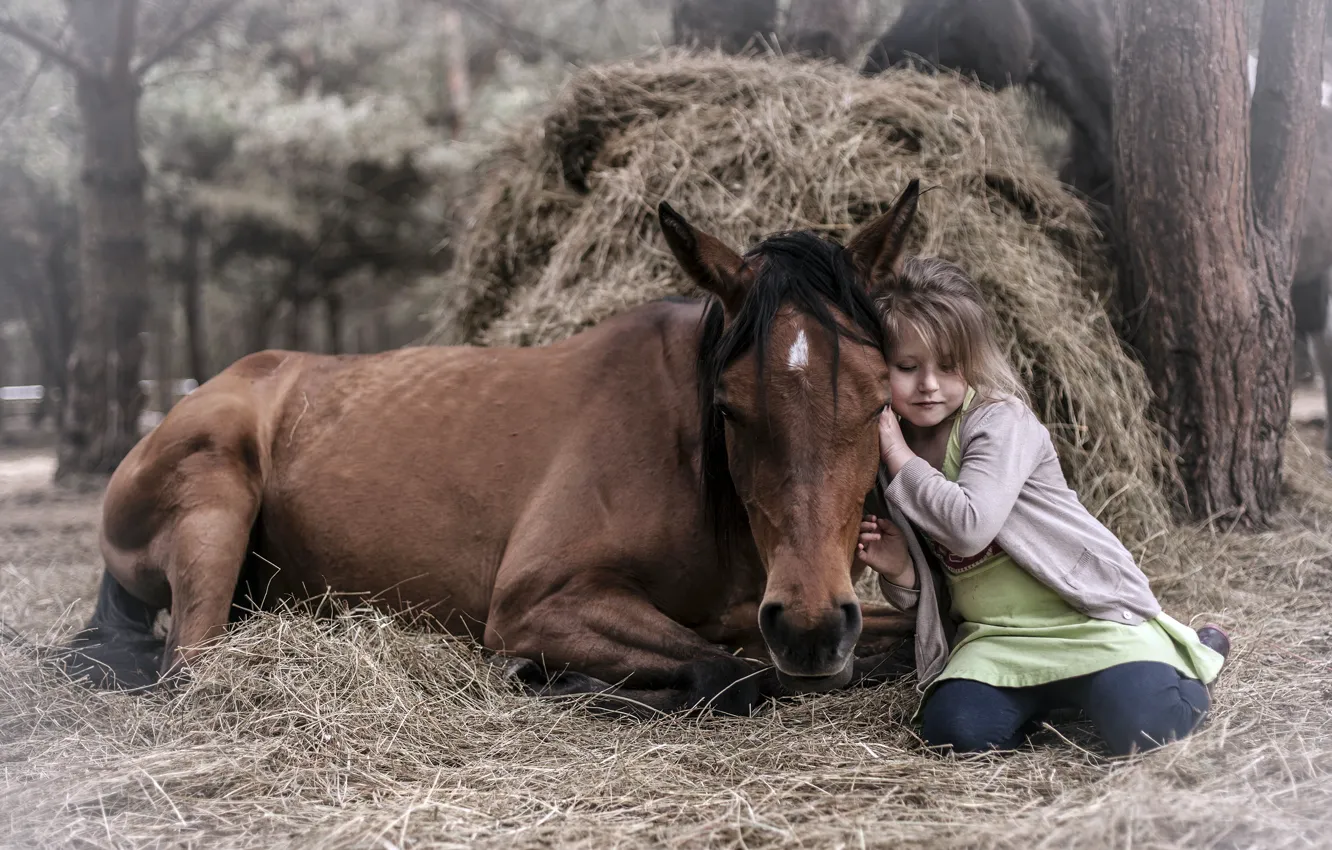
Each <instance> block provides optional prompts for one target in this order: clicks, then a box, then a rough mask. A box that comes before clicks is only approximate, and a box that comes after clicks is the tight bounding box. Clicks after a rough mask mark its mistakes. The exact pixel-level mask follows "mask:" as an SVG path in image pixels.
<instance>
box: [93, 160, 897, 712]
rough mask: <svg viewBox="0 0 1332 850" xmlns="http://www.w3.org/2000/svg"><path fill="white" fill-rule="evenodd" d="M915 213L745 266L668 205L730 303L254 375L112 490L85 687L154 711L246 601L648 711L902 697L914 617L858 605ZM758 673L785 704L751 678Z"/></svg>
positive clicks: (681, 258) (231, 378) (232, 372)
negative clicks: (144, 694)
mask: <svg viewBox="0 0 1332 850" xmlns="http://www.w3.org/2000/svg"><path fill="white" fill-rule="evenodd" d="M917 196H918V185H917V183H916V182H915V181H913V182H912V183H911V185H910V186H909V187H908V188H907V189H906V191H905V192H904V193H903V194H902V196H901V197H900V198H899V199H898V200H897V201H896V203H895V204H894V205H893V207H892V208H891V209H890V210H889V211H888V212H887V213H885V214H884V215H882V216H881V217H880V218H878V219H876V220H874V221H873V222H871V223H869V224H868V225H867V226H865V227H864V228H863V229H862V230H860V231H859V233H858V234H857V235H856V237H855V238H854V239H853V240H852V241H851V242H850V243H849V244H848V245H847V246H846V247H845V248H843V247H841V246H839V245H836V244H834V243H832V242H830V241H827V240H824V239H822V238H819V237H817V236H815V235H813V234H811V233H792V234H783V235H777V236H774V237H770V238H768V239H767V240H765V241H763V242H761V243H760V244H758V245H757V246H756V247H754V248H753V249H752V250H750V251H749V253H748V254H746V255H744V256H743V257H742V256H740V255H737V254H736V253H734V252H733V251H731V250H730V249H728V248H727V247H726V246H724V245H723V244H722V243H721V242H720V241H719V240H717V239H716V238H714V237H712V236H709V235H707V234H705V233H703V232H701V231H699V230H696V229H695V228H694V227H692V226H691V225H689V224H688V223H687V222H686V221H685V220H684V219H683V218H681V217H680V216H679V215H678V214H677V213H675V212H674V211H673V210H671V208H670V207H669V206H667V205H666V204H664V203H663V204H662V205H661V208H660V211H659V213H660V221H661V225H662V228H663V231H664V233H665V237H666V241H667V243H668V245H669V247H670V249H671V251H672V253H673V254H674V256H675V257H676V259H677V261H678V262H679V263H680V265H681V266H682V267H683V269H684V271H685V272H686V273H687V274H688V275H689V277H691V278H692V279H693V280H694V281H696V282H697V283H698V284H699V285H700V286H701V287H702V288H704V289H705V290H707V291H709V292H710V293H712V295H713V296H715V297H713V298H710V299H709V300H708V301H707V302H706V303H699V302H688V303H680V302H657V303H654V304H649V305H646V306H642V307H639V308H637V309H635V310H631V311H629V312H627V313H625V314H623V315H621V316H619V317H617V318H614V319H611V320H609V321H607V322H605V323H603V324H601V325H599V326H597V327H595V328H592V329H590V330H588V331H585V332H583V333H581V334H579V335H577V336H574V337H571V338H569V339H567V340H564V341H563V342H560V343H556V344H554V345H550V346H547V347H542V348H528V349H520V348H508V349H491V348H470V347H458V348H442V347H440V348H411V349H403V350H398V351H393V352H387V353H384V354H377V355H367V356H343V357H330V356H316V355H309V354H299V353H291V352H275V351H269V352H262V353H259V354H254V355H251V356H248V357H246V358H244V359H242V360H240V361H238V362H236V363H235V364H233V365H232V366H231V367H230V368H228V369H227V370H226V371H225V372H223V373H222V374H220V375H218V376H217V377H216V378H214V379H213V380H211V381H209V382H208V383H207V384H205V385H204V386H203V387H201V388H199V389H198V390H197V391H195V392H194V393H193V394H191V395H190V396H189V397H187V398H185V399H184V400H183V401H181V403H180V404H179V405H177V406H176V408H175V409H174V410H172V412H171V413H170V414H169V415H168V416H167V417H166V419H165V420H163V422H162V423H161V424H160V425H159V426H158V427H157V428H156V430H154V431H153V432H152V433H150V434H149V435H147V436H146V437H145V438H144V439H143V440H142V441H141V442H140V443H139V444H138V445H137V446H136V447H135V448H134V449H133V451H131V452H130V454H129V456H128V457H127V458H126V459H125V461H124V462H123V463H122V464H121V466H120V467H119V468H118V469H117V470H116V472H115V474H114V476H112V478H111V481H110V484H109V486H108V489H107V493H106V499H105V506H104V511H103V524H102V531H101V547H102V552H103V556H104V558H105V562H106V569H105V572H104V574H103V577H102V585H101V590H100V593H99V596H98V600H97V607H96V611H95V613H94V614H93V616H92V619H91V621H90V622H89V623H88V625H87V628H86V629H85V630H84V631H83V632H81V633H80V634H79V635H78V636H77V637H76V639H75V641H74V643H73V644H72V646H71V648H70V651H69V652H68V654H67V663H68V665H69V666H71V667H73V668H74V670H75V672H76V673H79V674H81V675H86V676H88V677H90V678H92V679H93V680H94V681H95V682H96V683H98V684H101V685H105V686H116V685H119V686H144V685H149V684H152V683H153V682H155V681H156V680H157V678H158V675H159V673H160V674H161V675H170V674H173V673H175V672H177V671H180V670H181V669H183V668H186V667H188V665H189V663H190V662H191V660H192V659H194V658H195V657H196V655H197V653H199V652H200V650H201V648H202V646H203V644H204V643H205V642H206V641H208V640H209V639H210V638H214V637H216V636H217V635H218V634H220V633H221V632H222V631H223V630H224V629H225V627H226V626H227V623H228V622H229V620H231V619H234V618H236V617H237V616H238V614H239V612H240V611H241V610H242V607H243V606H244V605H245V604H247V599H248V600H257V601H258V604H263V603H264V602H267V601H269V600H274V599H277V598H303V599H309V598H314V597H319V596H320V595H322V594H326V593H330V592H331V593H338V594H349V593H350V594H364V595H367V596H369V597H371V598H372V599H373V600H375V602H376V604H379V605H382V606H384V607H386V608H388V609H389V610H395V611H401V610H407V609H410V610H413V611H426V612H428V613H429V614H430V615H431V616H432V617H433V618H434V621H435V624H437V625H438V627H441V628H443V629H445V630H447V631H449V632H452V633H455V634H460V635H470V636H472V637H473V638H476V639H479V640H480V641H481V642H482V643H483V644H484V646H485V647H486V648H488V649H489V650H493V651H494V652H496V653H498V654H499V655H500V656H501V657H505V658H509V659H512V661H511V662H510V663H511V665H512V667H513V668H514V672H515V674H516V675H517V677H518V678H519V679H521V680H522V681H523V682H524V683H526V684H527V685H528V686H529V687H530V689H532V690H534V691H536V692H538V693H542V694H572V693H594V694H599V695H600V696H599V697H596V698H594V701H596V700H598V699H601V700H604V701H606V702H607V703H608V704H611V703H613V704H617V705H619V704H628V703H630V702H631V703H632V704H634V705H636V706H638V707H640V709H641V707H646V708H648V709H650V710H665V711H669V710H675V709H681V708H688V707H693V706H700V705H709V706H711V707H713V708H715V709H717V710H720V711H723V712H729V713H745V712H748V711H749V710H750V709H751V708H752V707H754V706H755V705H756V703H757V702H758V701H759V700H761V699H763V698H764V697H765V696H767V695H770V694H773V693H780V692H786V691H797V692H799V691H814V690H826V689H829V688H834V687H841V686H843V685H845V684H847V683H848V681H849V680H851V679H852V678H853V676H857V675H865V674H866V671H867V670H869V669H870V668H872V667H873V666H874V665H876V664H879V665H882V664H884V663H887V664H888V665H889V666H893V668H894V669H895V670H897V671H898V672H905V670H907V669H909V668H910V667H911V664H910V663H909V661H910V659H909V658H907V659H905V661H906V662H908V663H902V661H901V660H899V659H900V658H901V656H902V655H903V653H902V647H903V646H905V647H906V648H907V650H908V651H907V652H906V653H905V654H906V655H909V654H910V653H909V648H910V641H906V640H904V639H903V637H904V636H905V635H907V634H909V633H910V632H911V631H912V622H911V619H910V618H909V617H907V616H905V615H903V614H901V613H899V612H896V611H895V610H893V609H891V608H888V607H886V606H871V605H862V604H861V603H860V602H859V601H858V599H857V597H856V594H855V591H854V588H853V583H854V580H855V579H856V578H857V576H856V575H855V573H854V569H853V559H852V553H853V550H854V546H855V543H856V535H857V530H858V523H859V522H860V517H861V514H862V509H863V505H864V499H865V498H866V494H867V493H868V492H869V491H870V489H871V487H872V485H873V483H874V480H875V475H876V471H877V469H878V432H877V428H876V424H875V423H876V421H877V417H878V414H879V411H880V410H881V409H882V408H883V406H884V404H885V403H886V402H887V392H888V389H887V388H888V380H887V366H886V364H885V362H884V358H883V354H882V349H883V331H882V328H881V325H880V322H879V319H878V318H877V316H876V313H875V310H874V306H873V292H872V291H871V288H870V286H869V283H868V282H869V281H878V282H880V283H881V284H890V283H891V281H892V278H893V276H894V273H895V272H896V271H899V270H900V268H901V266H900V263H901V261H902V259H903V255H902V250H903V242H904V239H905V235H906V232H907V229H908V227H909V225H910V222H911V220H912V217H913V216H914V214H915V209H916V202H917ZM168 608H169V609H170V612H171V622H170V628H169V630H168V634H167V638H166V641H165V644H163V643H162V642H160V641H158V640H155V639H154V638H153V637H152V634H151V630H152V627H153V621H154V618H155V616H156V614H157V612H158V611H159V610H160V609H168ZM857 648H859V649H860V651H861V654H862V656H863V655H865V654H868V655H870V656H871V657H869V658H864V657H862V658H861V659H860V660H859V661H857V656H856V653H855V650H856V649H857ZM737 653H739V654H737ZM765 655H766V656H769V657H770V658H771V660H772V663H773V664H774V665H775V667H776V675H775V676H774V675H772V673H771V668H767V667H766V665H763V664H761V663H760V662H756V661H752V660H746V659H747V658H748V659H755V658H759V657H762V656H765ZM882 669H884V668H883V667H882V666H881V667H880V670H882ZM547 671H553V674H548V673H547ZM608 683H614V684H613V685H612V684H608Z"/></svg>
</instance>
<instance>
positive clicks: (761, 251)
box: [698, 231, 884, 556]
mask: <svg viewBox="0 0 1332 850" xmlns="http://www.w3.org/2000/svg"><path fill="white" fill-rule="evenodd" d="M745 260H746V261H747V262H749V263H751V264H753V265H754V266H755V267H756V268H757V269H758V275H757V278H756V279H755V281H754V284H753V286H752V287H751V288H750V291H749V294H748V295H747V296H746V297H745V301H744V304H743V305H742V306H741V308H740V311H739V313H738V314H737V315H736V316H735V320H734V321H733V322H731V324H730V326H729V327H723V313H722V305H721V303H720V302H718V301H715V300H714V301H713V302H712V303H711V304H710V305H709V306H708V309H707V312H706V313H705V315H704V318H703V333H702V337H701V339H700V341H699V348H698V390H699V410H700V411H701V412H702V427H701V430H700V434H701V438H702V451H703V457H702V491H703V500H704V508H705V510H706V512H707V516H708V517H709V519H710V520H711V522H712V525H713V529H714V531H715V532H716V534H717V539H718V543H719V544H720V546H721V551H722V553H723V555H724V556H725V554H727V553H729V552H730V551H731V546H730V545H729V544H730V543H731V542H733V541H734V540H736V538H737V537H743V533H744V532H747V530H748V524H749V523H748V518H747V517H746V515H745V511H744V506H743V505H742V504H741V502H740V497H739V495H738V494H737V493H736V491H735V484H734V482H733V481H732V480H731V473H730V469H729V468H728V465H727V458H726V434H725V430H724V425H723V420H722V416H721V413H720V412H719V411H718V410H717V406H716V404H715V403H714V398H713V397H714V395H715V393H716V390H717V385H718V383H719V382H720V381H721V376H722V373H723V372H724V371H725V370H726V368H727V367H728V366H730V365H731V364H732V363H734V362H735V360H736V359H737V358H739V357H741V356H742V355H743V354H745V352H747V351H749V350H750V349H751V348H753V349H755V353H756V355H757V369H758V375H757V380H758V389H759V398H760V402H761V401H762V399H763V362H764V359H765V355H766V352H767V345H768V337H769V335H770V334H771V333H772V324H773V320H774V319H775V318H776V316H777V311H778V310H779V309H780V308H781V307H782V306H783V305H785V304H790V305H792V306H793V307H795V308H796V309H797V310H799V311H800V312H801V313H803V314H805V315H806V316H809V317H810V318H812V319H813V320H814V321H816V322H817V323H818V324H819V326H820V327H821V328H823V330H824V331H825V332H826V333H827V334H828V336H829V338H830V340H831V341H832V345H833V360H832V369H831V372H830V374H829V378H830V380H832V382H833V384H832V385H833V404H834V405H836V403H837V374H838V367H839V363H840V358H841V345H840V338H841V337H842V336H846V337H848V338H849V339H852V340H854V341H855V342H857V343H862V344H865V345H873V346H875V347H877V348H879V349H880V350H882V349H883V342H884V339H883V337H884V332H883V324H882V322H881V321H880V319H879V317H878V314H877V311H876V310H875V308H874V301H873V299H872V298H871V297H870V294H869V292H868V291H867V290H866V289H865V287H864V286H862V285H861V284H860V282H859V281H858V280H857V275H856V272H855V267H854V265H853V263H852V260H851V255H850V253H849V252H848V251H847V250H846V249H845V248H843V247H842V246H841V245H838V244H837V243H835V242H832V241H829V240H827V239H823V238H821V237H819V236H816V235H815V234H813V233H810V232H808V231H799V232H793V233H783V234H779V235H776V236H772V237H769V238H768V239H766V240H764V241H763V242H761V243H760V244H759V245H758V246H757V247H755V248H754V249H752V250H751V251H750V252H749V253H748V254H746V255H745ZM834 311H836V312H840V313H841V314H842V315H844V316H846V317H847V318H849V319H850V320H851V326H852V329H853V330H851V329H847V328H844V327H842V326H840V325H839V324H838V322H837V318H836V315H835V313H834ZM853 331H854V332H853Z"/></svg>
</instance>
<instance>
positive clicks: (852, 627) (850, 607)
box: [842, 602, 861, 634]
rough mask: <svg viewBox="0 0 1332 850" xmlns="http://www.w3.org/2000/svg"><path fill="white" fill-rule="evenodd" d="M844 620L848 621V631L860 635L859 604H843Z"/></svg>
mask: <svg viewBox="0 0 1332 850" xmlns="http://www.w3.org/2000/svg"><path fill="white" fill-rule="evenodd" d="M842 618H843V619H844V620H845V621H846V628H847V631H849V632H853V633H855V634H859V633H860V626H861V619H860V603H859V602H843V603H842Z"/></svg>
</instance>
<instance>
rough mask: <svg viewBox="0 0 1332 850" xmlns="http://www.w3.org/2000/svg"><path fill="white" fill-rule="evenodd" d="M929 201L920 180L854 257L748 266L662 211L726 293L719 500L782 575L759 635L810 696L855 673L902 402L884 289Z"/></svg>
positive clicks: (827, 251)
mask: <svg viewBox="0 0 1332 850" xmlns="http://www.w3.org/2000/svg"><path fill="white" fill-rule="evenodd" d="M918 195H919V187H918V183H917V181H912V182H911V184H910V185H909V186H908V187H907V189H906V191H905V192H903V193H902V196H901V197H900V198H899V199H898V200H897V201H896V203H895V204H894V205H893V207H892V209H890V210H889V211H888V212H887V213H885V214H884V215H882V216H881V217H879V218H878V219H876V220H874V221H872V222H870V223H869V224H868V225H866V226H865V227H864V228H863V229H862V230H861V231H860V232H859V233H858V234H857V235H856V236H855V238H853V239H852V240H851V241H850V242H849V243H848V244H847V246H846V247H842V246H841V245H838V244H836V243H834V242H831V241H829V240H826V239H823V238H821V237H819V236H817V235H815V234H813V233H809V232H796V233H784V234H779V235H776V236H772V237H770V238H768V239H766V240H764V241H763V242H761V243H759V244H758V245H757V246H756V247H754V248H753V249H752V250H750V251H749V252H748V253H747V254H745V255H743V256H741V255H739V254H737V253H736V252H734V251H732V250H731V249H730V248H728V247H727V246H726V245H724V244H723V243H722V242H721V241H720V240H718V239H717V238H715V237H713V236H710V235H708V234H706V233H703V232H701V231H699V230H698V229H696V228H694V227H693V226H691V225H690V224H689V223H688V222H686V221H685V220H684V219H683V218H682V217H681V216H680V215H679V214H678V213H676V212H675V211H674V210H672V209H671V208H670V207H669V206H668V205H666V204H665V203H663V204H662V205H661V208H660V218H661V224H662V228H663V231H664V233H665V236H666V241H667V243H668V245H669V246H670V248H671V251H672V253H673V254H674V255H675V257H676V259H677V260H678V261H679V263H680V265H681V266H682V267H683V269H684V270H685V272H686V273H687V274H688V275H689V276H690V277H691V278H692V279H693V280H694V281H695V282H697V283H698V285H699V286H701V287H702V288H703V289H705V290H707V291H709V292H711V293H712V294H713V295H714V296H716V299H715V301H714V303H713V304H712V305H711V306H710V308H709V311H708V314H707V318H706V320H705V328H704V331H703V334H702V340H701V342H700V348H699V390H700V408H701V411H702V442H703V458H702V476H703V493H704V498H705V501H706V503H707V507H708V511H709V514H710V516H711V517H712V522H713V525H714V527H715V529H716V531H717V532H718V534H719V536H720V538H721V539H722V540H726V539H727V537H728V536H733V537H738V536H741V535H743V536H744V537H745V538H746V542H747V540H748V539H750V538H752V541H753V548H754V549H755V550H756V551H757V555H758V558H759V560H760V562H761V563H762V566H763V569H764V571H765V573H766V586H765V589H764V594H763V599H762V603H761V605H760V608H759V627H760V629H761V631H762V634H763V639H764V641H765V643H766V644H767V647H768V651H769V653H770V654H771V656H772V660H773V663H774V664H775V666H776V667H777V671H778V673H779V675H780V676H781V678H782V680H783V682H784V683H785V684H786V685H787V686H788V687H791V688H794V689H796V690H822V689H827V688H832V687H838V686H840V685H842V684H845V683H846V681H847V680H848V679H849V678H850V676H851V669H852V668H851V662H852V659H853V649H854V647H855V644H856V640H857V638H858V637H859V635H860V630H861V611H860V603H859V600H858V599H857V598H856V594H855V590H854V588H853V584H852V573H851V567H852V560H853V554H854V548H855V543H856V535H857V529H858V524H859V522H860V518H861V513H862V506H863V503H864V499H865V494H866V493H867V492H869V490H870V488H871V487H872V486H873V484H874V479H875V474H876V471H877V469H878V464H879V440H878V428H877V421H878V416H879V412H880V411H881V410H882V409H883V407H884V405H885V404H886V403H887V402H888V367H887V365H886V363H885V360H884V353H883V352H884V350H885V346H884V331H883V325H882V322H881V321H880V319H879V317H878V315H877V312H876V310H875V307H874V293H875V288H876V285H877V286H885V285H891V283H892V281H893V279H894V277H895V276H896V274H898V273H899V272H900V269H901V261H902V260H903V259H904V258H903V253H902V252H903V244H904V242H905V239H906V234H907V230H908V228H909V226H910V224H911V220H912V218H913V216H914V215H915V210H916V202H917V198H918ZM723 548H724V550H729V548H730V547H729V546H724V547H723Z"/></svg>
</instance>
